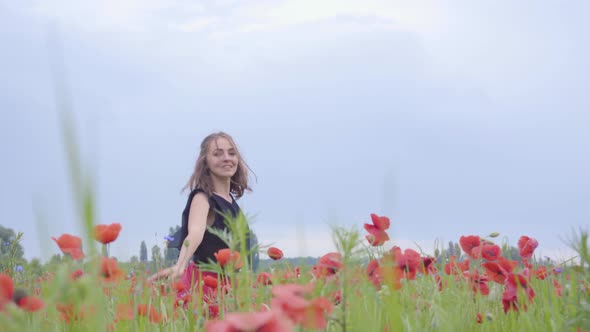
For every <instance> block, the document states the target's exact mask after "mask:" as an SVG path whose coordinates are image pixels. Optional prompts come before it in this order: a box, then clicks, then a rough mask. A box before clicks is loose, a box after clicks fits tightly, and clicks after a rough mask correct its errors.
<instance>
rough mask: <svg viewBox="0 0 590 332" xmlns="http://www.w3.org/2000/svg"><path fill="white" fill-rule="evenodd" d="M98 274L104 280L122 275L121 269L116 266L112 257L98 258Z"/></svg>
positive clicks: (116, 278)
mask: <svg viewBox="0 0 590 332" xmlns="http://www.w3.org/2000/svg"><path fill="white" fill-rule="evenodd" d="M100 276H101V277H102V278H103V280H104V281H106V282H112V281H117V280H119V279H120V278H121V277H123V271H122V270H121V269H119V267H118V266H117V260H116V259H114V258H107V257H101V258H100Z"/></svg>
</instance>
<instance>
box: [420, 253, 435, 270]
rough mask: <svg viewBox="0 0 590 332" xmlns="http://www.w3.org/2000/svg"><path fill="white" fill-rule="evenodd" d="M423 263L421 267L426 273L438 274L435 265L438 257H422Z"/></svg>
mask: <svg viewBox="0 0 590 332" xmlns="http://www.w3.org/2000/svg"><path fill="white" fill-rule="evenodd" d="M421 259H422V265H421V269H422V271H421V272H422V273H424V274H436V271H437V269H436V266H435V264H434V263H435V262H436V258H434V257H422V258H421Z"/></svg>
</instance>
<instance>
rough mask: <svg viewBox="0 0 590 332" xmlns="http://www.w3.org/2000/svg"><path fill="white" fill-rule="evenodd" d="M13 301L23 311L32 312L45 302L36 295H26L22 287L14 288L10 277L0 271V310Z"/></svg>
mask: <svg viewBox="0 0 590 332" xmlns="http://www.w3.org/2000/svg"><path fill="white" fill-rule="evenodd" d="M11 302H13V303H14V304H16V305H17V306H18V307H19V308H21V309H22V310H24V311H29V312H34V311H38V310H41V309H43V307H44V306H45V304H44V303H43V301H42V300H41V299H40V298H38V297H36V296H28V295H27V293H26V292H25V291H24V290H22V289H15V288H14V282H13V281H12V278H10V276H8V275H7V274H4V273H0V311H2V310H4V307H5V306H6V305H7V304H9V303H11Z"/></svg>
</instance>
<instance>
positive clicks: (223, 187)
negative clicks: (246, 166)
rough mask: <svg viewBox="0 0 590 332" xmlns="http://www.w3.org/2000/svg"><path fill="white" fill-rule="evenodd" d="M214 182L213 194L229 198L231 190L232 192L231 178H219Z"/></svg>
mask: <svg viewBox="0 0 590 332" xmlns="http://www.w3.org/2000/svg"><path fill="white" fill-rule="evenodd" d="M212 180H213V192H214V193H216V194H218V195H221V196H224V197H229V190H230V184H231V182H230V180H231V179H229V178H227V179H219V178H215V177H213V178H212Z"/></svg>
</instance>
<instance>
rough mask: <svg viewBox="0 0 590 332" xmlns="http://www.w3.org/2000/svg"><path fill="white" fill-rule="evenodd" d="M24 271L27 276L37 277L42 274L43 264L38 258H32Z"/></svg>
mask: <svg viewBox="0 0 590 332" xmlns="http://www.w3.org/2000/svg"><path fill="white" fill-rule="evenodd" d="M26 271H27V274H28V275H29V276H32V277H34V278H38V277H40V276H41V275H42V274H43V264H41V261H40V260H39V259H38V258H33V259H31V261H30V262H29V263H28V264H27V267H26Z"/></svg>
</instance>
